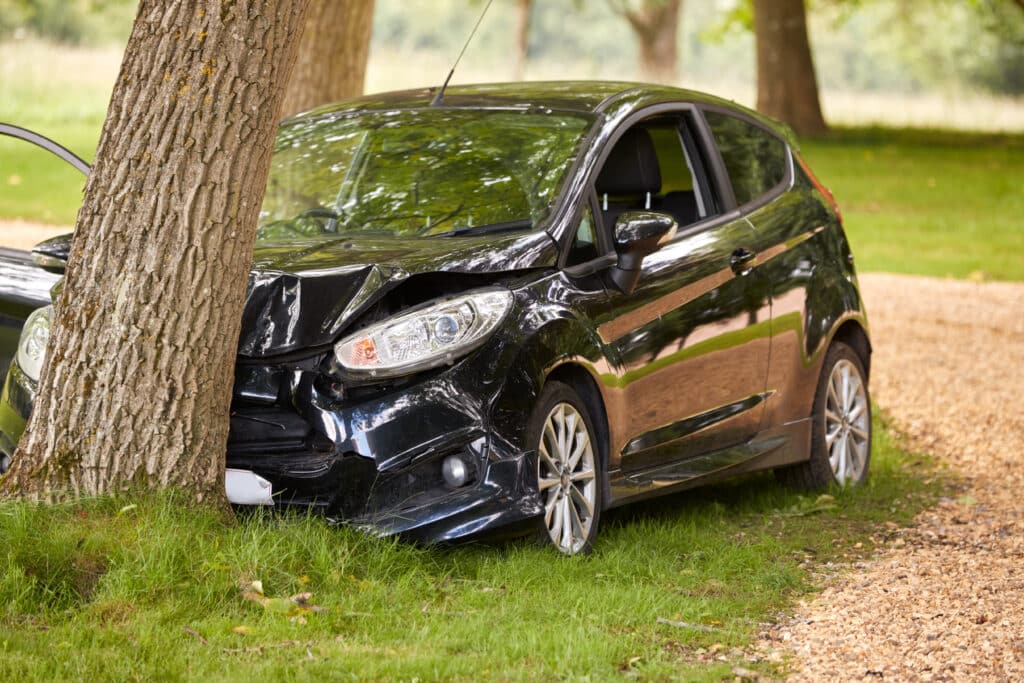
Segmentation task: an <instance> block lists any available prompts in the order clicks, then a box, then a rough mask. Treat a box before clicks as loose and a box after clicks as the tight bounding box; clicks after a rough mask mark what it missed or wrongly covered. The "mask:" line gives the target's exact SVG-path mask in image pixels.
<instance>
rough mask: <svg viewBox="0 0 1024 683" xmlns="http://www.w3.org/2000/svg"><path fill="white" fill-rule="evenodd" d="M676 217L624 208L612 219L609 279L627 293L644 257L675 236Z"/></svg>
mask: <svg viewBox="0 0 1024 683" xmlns="http://www.w3.org/2000/svg"><path fill="white" fill-rule="evenodd" d="M677 227H678V225H677V224H676V219H675V218H673V217H672V216H669V215H668V214H664V213H654V212H651V211H627V212H626V213H624V214H622V215H621V216H619V219H618V220H617V221H615V252H616V253H617V254H618V255H619V260H618V263H616V264H615V268H613V269H612V271H611V278H612V282H614V283H615V286H616V287H618V288H619V290H620V291H622V292H625V293H626V294H628V293H629V292H632V291H633V289H634V288H635V287H636V283H637V282H638V281H639V280H640V268H641V266H642V265H643V261H644V258H645V257H647V256H650V255H651V254H653V253H654V252H656V251H658V249H660V248H661V246H662V245H663V244H665V243H666V242H668V241H669V240H671V239H672V238H673V237H675V234H676V228H677Z"/></svg>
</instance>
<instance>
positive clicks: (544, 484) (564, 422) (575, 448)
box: [537, 402, 598, 555]
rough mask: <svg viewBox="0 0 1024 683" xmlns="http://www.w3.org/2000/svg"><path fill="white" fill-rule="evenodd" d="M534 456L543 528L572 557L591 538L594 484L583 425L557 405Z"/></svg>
mask: <svg viewBox="0 0 1024 683" xmlns="http://www.w3.org/2000/svg"><path fill="white" fill-rule="evenodd" d="M537 453H538V458H537V481H538V484H539V488H540V495H541V499H542V500H543V501H544V526H545V527H546V528H547V530H548V535H549V536H550V537H551V541H552V542H553V543H554V544H555V546H556V547H557V548H558V549H559V550H561V551H562V552H563V553H565V554H567V555H575V554H576V553H578V552H580V551H581V550H583V548H584V547H585V546H586V543H587V540H588V539H589V538H590V532H591V528H592V527H593V524H594V514H595V506H596V504H597V485H598V484H597V470H596V468H595V460H594V446H593V443H592V440H591V438H590V433H589V431H588V430H587V423H586V421H585V420H584V419H583V416H582V415H581V414H580V413H579V411H578V410H576V408H574V407H573V406H572V405H571V404H569V403H564V402H563V403H557V404H555V406H554V407H553V408H552V409H551V412H550V413H548V416H547V418H546V419H545V420H544V429H543V431H542V432H541V437H540V444H538V446H537Z"/></svg>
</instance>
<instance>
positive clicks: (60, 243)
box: [32, 234, 72, 274]
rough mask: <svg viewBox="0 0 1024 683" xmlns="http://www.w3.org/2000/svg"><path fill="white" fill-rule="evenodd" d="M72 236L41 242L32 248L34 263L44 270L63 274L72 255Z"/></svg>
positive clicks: (61, 236)
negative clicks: (69, 256)
mask: <svg viewBox="0 0 1024 683" xmlns="http://www.w3.org/2000/svg"><path fill="white" fill-rule="evenodd" d="M71 237H72V235H70V234H69V235H60V236H58V237H53V238H51V239H48V240H46V241H45V242H40V243H39V244H37V245H36V246H35V247H33V248H32V261H33V262H34V263H35V264H36V265H37V266H39V267H40V268H42V269H43V270H46V271H49V272H51V273H58V274H59V273H63V272H64V269H65V268H66V267H67V265H68V255H69V254H70V253H71Z"/></svg>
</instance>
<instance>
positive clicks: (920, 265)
mask: <svg viewBox="0 0 1024 683" xmlns="http://www.w3.org/2000/svg"><path fill="white" fill-rule="evenodd" d="M803 151H804V154H805V156H806V158H807V160H808V162H809V163H810V165H811V167H812V168H813V169H814V172H815V173H816V174H817V175H818V177H819V178H820V179H821V181H822V182H823V183H824V184H825V185H827V186H829V187H830V188H831V189H832V191H833V192H834V193H835V195H836V199H837V200H838V202H839V204H840V207H841V208H842V211H843V216H844V219H845V225H846V229H847V232H848V234H849V237H850V242H851V245H852V247H853V250H854V254H855V255H856V258H857V267H858V269H859V270H860V271H861V272H866V271H889V272H896V273H911V274H916V275H935V276H941V277H945V276H950V277H957V278H967V277H970V278H975V279H996V280H1024V258H1022V256H1021V254H1022V253H1024V230H1022V229H1021V216H1022V215H1024V136H1021V135H984V134H973V133H953V132H944V131H922V130H892V129H849V130H837V131H835V132H834V133H833V134H832V135H830V136H829V137H828V138H827V139H822V140H815V141H808V142H806V143H804V144H803Z"/></svg>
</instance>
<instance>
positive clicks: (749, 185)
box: [704, 111, 788, 205]
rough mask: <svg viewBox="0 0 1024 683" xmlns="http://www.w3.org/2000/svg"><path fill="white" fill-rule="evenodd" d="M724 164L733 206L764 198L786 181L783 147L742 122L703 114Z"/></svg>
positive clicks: (706, 113) (710, 113) (747, 123)
mask: <svg viewBox="0 0 1024 683" xmlns="http://www.w3.org/2000/svg"><path fill="white" fill-rule="evenodd" d="M704 116H705V118H707V121H708V125H709V126H710V127H711V132H712V133H713V135H714V137H715V142H716V143H717V144H718V149H719V151H720V152H721V154H722V161H723V162H724V163H725V168H726V171H728V173H729V179H730V180H731V181H732V190H733V193H734V194H735V195H736V203H737V204H740V205H743V204H746V203H747V202H751V201H753V200H755V199H757V198H758V197H760V196H762V195H764V194H766V193H767V192H769V191H770V190H771V189H772V188H774V187H775V186H776V185H778V184H779V183H781V182H782V181H783V180H784V179H785V177H786V166H787V163H788V159H787V153H786V144H785V143H784V142H783V141H782V140H780V139H779V138H777V137H775V136H774V135H772V134H771V133H769V132H768V131H766V130H765V129H764V128H761V127H760V126H756V125H754V124H752V123H750V122H748V121H744V120H743V119H739V118H736V117H735V116H730V115H728V114H720V113H718V112H711V111H709V112H705V113H704Z"/></svg>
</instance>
